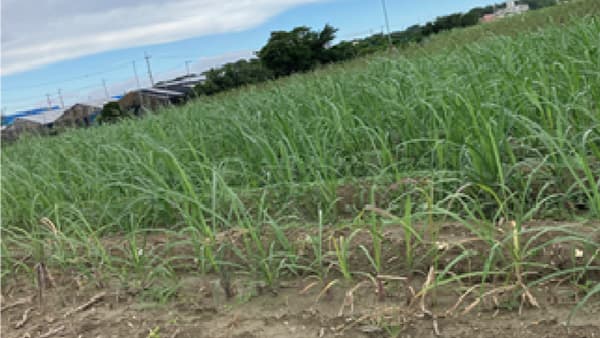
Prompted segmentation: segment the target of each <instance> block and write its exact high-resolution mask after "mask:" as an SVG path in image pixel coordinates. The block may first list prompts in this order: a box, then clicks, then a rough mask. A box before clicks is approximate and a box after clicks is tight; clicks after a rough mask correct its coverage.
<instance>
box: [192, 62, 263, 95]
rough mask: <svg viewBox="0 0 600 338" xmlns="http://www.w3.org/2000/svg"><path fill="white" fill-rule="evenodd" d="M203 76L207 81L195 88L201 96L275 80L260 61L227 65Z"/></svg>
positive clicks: (211, 70) (209, 71)
mask: <svg viewBox="0 0 600 338" xmlns="http://www.w3.org/2000/svg"><path fill="white" fill-rule="evenodd" d="M203 75H204V76H205V77H206V80H205V81H204V82H203V83H201V84H199V85H197V86H196V88H195V90H196V93H197V94H199V95H213V94H216V93H218V92H221V91H224V90H228V89H232V88H237V87H241V86H244V85H248V84H254V83H259V82H264V81H267V80H270V79H272V78H273V73H272V72H271V71H270V70H269V69H267V68H266V67H265V66H264V65H263V64H262V63H261V62H260V60H258V59H252V60H239V61H236V62H231V63H227V64H224V65H223V66H221V67H219V68H213V69H210V70H208V71H206V72H204V73H203Z"/></svg>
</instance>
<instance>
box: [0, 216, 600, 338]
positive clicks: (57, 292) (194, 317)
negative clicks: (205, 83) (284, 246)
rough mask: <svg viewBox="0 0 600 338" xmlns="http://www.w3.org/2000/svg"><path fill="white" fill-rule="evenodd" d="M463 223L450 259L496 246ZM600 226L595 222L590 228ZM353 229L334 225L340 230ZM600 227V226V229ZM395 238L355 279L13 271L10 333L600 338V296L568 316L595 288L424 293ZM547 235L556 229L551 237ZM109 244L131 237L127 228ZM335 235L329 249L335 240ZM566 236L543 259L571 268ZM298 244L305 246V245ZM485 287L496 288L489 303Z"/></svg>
mask: <svg viewBox="0 0 600 338" xmlns="http://www.w3.org/2000/svg"><path fill="white" fill-rule="evenodd" d="M528 226H531V227H534V226H543V224H537V225H535V224H531V225H528ZM459 228H460V227H458V226H453V225H450V224H449V225H444V226H441V227H440V236H439V241H440V242H441V243H450V246H449V247H448V248H444V249H443V250H447V252H448V254H447V255H444V257H443V260H441V261H440V266H439V267H438V269H443V268H444V265H445V264H448V262H450V261H451V260H452V258H453V257H456V256H457V255H459V254H460V253H461V252H462V251H456V252H453V250H454V248H455V247H456V246H457V245H455V244H456V243H461V244H460V246H461V250H463V249H464V247H469V248H470V249H479V250H485V248H486V245H481V244H478V243H479V242H478V241H476V240H469V238H470V237H472V236H471V235H470V234H468V233H459V232H457V230H456V229H459ZM594 228H595V226H592V227H590V226H589V225H586V226H585V227H584V228H582V229H580V230H581V231H588V230H589V229H594ZM586 229H587V230H586ZM295 231H298V230H295ZM348 231H349V230H348V229H336V230H331V231H329V232H328V237H329V238H331V237H332V236H333V237H335V236H339V235H341V234H345V233H347V232H348ZM238 235H239V234H237V235H236V234H232V233H228V234H224V235H223V236H221V237H223V238H228V239H229V240H232V238H233V237H236V236H238ZM296 235H297V237H298V238H299V239H301V238H303V237H304V236H306V233H304V232H302V231H298V233H297V234H296ZM548 236H551V234H548ZM591 236H597V232H595V231H593V232H592V233H591ZM385 238H386V241H385V243H384V244H386V245H384V260H385V262H386V264H385V269H384V270H385V271H386V272H387V271H389V273H390V275H380V276H378V277H377V278H375V279H370V278H367V277H366V274H365V275H364V276H363V275H362V274H355V276H354V278H353V280H352V281H346V280H343V278H342V277H341V276H340V275H339V274H336V273H335V271H333V270H332V273H331V274H330V277H328V278H327V279H326V280H318V279H317V278H316V277H314V276H312V277H311V276H301V277H297V278H292V279H286V280H284V281H281V282H280V283H279V284H278V285H277V286H276V287H275V288H269V287H266V286H265V285H263V284H262V283H261V282H256V279H253V278H250V277H249V276H245V275H240V274H235V273H233V276H232V277H231V280H230V281H227V282H226V283H225V282H224V281H223V280H221V278H220V276H218V275H204V276H203V275H201V274H200V273H198V272H197V271H192V270H188V271H185V270H182V271H178V273H177V280H160V279H154V280H152V281H151V282H148V283H147V284H145V285H139V284H136V283H135V280H134V279H135V278H133V277H132V278H131V280H126V281H123V280H118V279H117V278H116V276H103V277H101V278H97V277H98V276H87V277H86V276H77V275H74V274H73V273H67V272H65V271H56V270H51V273H52V277H51V281H52V283H48V284H53V285H48V286H47V288H45V289H44V290H43V292H42V293H40V291H39V289H38V288H37V287H36V283H35V281H33V280H31V279H27V278H25V276H12V277H10V278H8V279H7V280H5V282H4V285H3V288H2V297H1V299H0V305H1V310H2V312H1V317H2V318H1V332H0V333H1V336H2V337H8V338H13V337H14V338H17V337H18V338H21V337H98V338H99V337H105V338H108V337H149V338H157V337H180V338H182V337H211V338H212V337H214V338H225V337H238V338H241V337H248V338H251V337H252V338H254V337H287V338H296V337H297V338H300V337H406V338H408V337H466V338H472V337H473V338H474V337H548V338H551V337H556V338H559V337H560V338H563V337H582V338H583V337H586V338H592V337H598V338H600V298H599V297H592V298H591V299H590V300H589V301H588V302H587V304H586V305H585V306H584V307H583V308H581V309H580V310H579V311H578V312H577V313H576V314H575V315H574V317H573V318H572V320H571V322H570V324H569V325H567V319H568V317H569V314H570V312H571V310H572V309H573V307H574V306H575V304H577V303H578V302H579V301H580V300H581V296H582V295H583V294H582V292H581V290H578V289H577V287H576V286H574V285H573V283H568V281H567V282H565V281H564V280H563V281H556V280H552V281H549V282H548V283H543V284H541V285H538V286H536V287H535V288H531V289H529V290H528V291H529V292H530V297H531V298H533V300H534V301H533V302H532V301H531V298H528V297H526V296H522V295H523V294H524V293H517V291H519V286H518V285H510V284H506V283H503V282H501V281H500V282H498V284H495V283H487V284H485V285H483V286H479V284H478V281H477V280H473V281H471V282H469V281H468V280H463V281H462V282H460V283H452V284H448V285H444V286H440V287H437V288H435V289H434V291H428V292H422V293H420V292H419V291H422V290H424V289H425V288H426V286H427V285H428V283H429V282H428V278H427V275H428V273H427V266H426V264H424V263H423V264H424V265H423V266H419V264H416V267H415V269H416V272H415V273H412V274H410V275H409V274H408V273H407V272H406V270H405V269H402V268H398V267H397V266H398V265H399V264H398V262H397V260H395V259H397V257H396V256H397V255H398V253H399V252H403V250H404V249H403V247H402V246H403V243H402V242H401V238H402V232H401V231H399V228H394V227H389V228H388V229H387V230H386V234H385ZM537 240H541V241H544V240H548V239H547V238H544V236H541V237H540V238H538V239H537ZM165 241H167V239H165V238H163V237H161V236H156V237H155V238H148V239H147V241H146V243H147V245H148V246H150V247H152V246H160V245H161V243H164V242H165ZM369 241H370V239H369V237H368V236H366V235H365V236H363V235H362V234H361V235H360V236H358V237H356V240H355V244H356V245H355V246H358V245H359V244H363V245H365V246H366V247H369ZM107 242H109V243H114V244H115V245H122V243H121V242H120V241H119V239H118V238H111V239H110V240H107ZM300 242H301V241H300V240H299V243H300ZM323 244H324V246H325V247H326V244H327V243H326V242H324V243H323ZM562 245H563V246H551V247H549V249H548V250H549V252H546V253H545V254H544V255H541V256H540V257H539V258H540V261H541V262H545V263H546V264H553V265H556V266H559V265H560V266H562V267H568V265H566V264H568V262H569V261H570V260H571V259H572V257H571V256H569V254H568V253H570V252H572V249H573V248H570V247H569V246H568V245H569V243H563V244H562ZM296 248H297V249H298V250H302V248H301V244H298V245H296ZM156 252H160V250H156ZM358 252H360V251H356V252H354V254H353V257H352V259H351V264H352V270H353V271H365V272H369V269H370V267H369V264H368V262H366V261H365V259H364V258H362V255H359V254H358ZM416 252H417V254H419V255H425V254H426V252H425V251H423V252H419V250H417V251H416ZM585 255H588V253H587V252H586V253H585ZM586 257H588V256H586ZM465 264H466V265H464V266H461V265H456V266H455V267H454V268H453V269H452V271H454V273H465V272H467V271H468V269H477V268H480V267H479V265H480V264H482V261H481V259H479V260H478V259H477V257H474V258H473V259H472V260H468V263H465ZM394 267H395V268H394ZM438 271H439V270H438ZM539 273H543V271H542V270H540V272H539ZM584 277H585V278H586V279H587V281H588V284H589V283H591V284H594V283H598V280H599V278H598V276H597V275H593V274H589V275H587V276H584ZM225 285H227V286H226V287H225ZM475 286H476V287H475ZM226 291H227V292H226ZM520 291H523V290H520ZM226 293H229V294H226ZM480 294H486V295H487V296H486V297H483V298H481V300H480V301H478V299H480V298H479V297H478V295H480ZM516 295H518V296H516ZM40 296H41V297H40ZM535 305H537V306H535Z"/></svg>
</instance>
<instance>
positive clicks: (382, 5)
mask: <svg viewBox="0 0 600 338" xmlns="http://www.w3.org/2000/svg"><path fill="white" fill-rule="evenodd" d="M381 7H382V8H383V16H384V17H385V27H386V28H387V37H388V45H389V48H390V50H392V48H393V44H392V35H391V33H390V20H389V19H388V13H387V7H386V6H385V0H381Z"/></svg>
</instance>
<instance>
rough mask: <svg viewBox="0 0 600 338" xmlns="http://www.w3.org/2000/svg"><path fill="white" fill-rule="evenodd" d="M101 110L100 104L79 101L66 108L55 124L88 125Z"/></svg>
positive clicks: (63, 125)
mask: <svg viewBox="0 0 600 338" xmlns="http://www.w3.org/2000/svg"><path fill="white" fill-rule="evenodd" d="M101 111H102V108H101V107H99V106H95V105H89V104H83V103H77V104H75V105H74V106H72V107H71V108H69V109H67V110H65V111H64V112H63V114H62V115H61V116H60V117H59V118H58V119H57V120H56V122H55V124H56V125H57V126H61V127H88V126H90V125H91V124H92V123H93V122H94V120H95V119H96V116H98V114H100V112H101Z"/></svg>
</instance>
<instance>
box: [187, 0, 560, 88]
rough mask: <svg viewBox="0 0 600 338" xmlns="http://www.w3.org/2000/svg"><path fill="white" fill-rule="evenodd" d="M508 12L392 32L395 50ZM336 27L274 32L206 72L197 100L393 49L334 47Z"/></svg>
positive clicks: (355, 44) (453, 17)
mask: <svg viewBox="0 0 600 338" xmlns="http://www.w3.org/2000/svg"><path fill="white" fill-rule="evenodd" d="M556 2H557V1H556V0H522V1H519V3H521V4H527V5H529V7H530V8H531V9H539V8H542V7H547V6H551V5H554V4H556ZM503 7H505V4H498V5H496V6H485V7H476V8H473V9H471V10H469V11H468V12H466V13H453V14H450V15H445V16H440V17H438V18H436V19H435V20H434V21H431V22H427V23H426V24H424V25H414V26H410V27H408V28H407V29H405V30H403V31H395V32H392V33H391V34H390V35H391V41H392V44H393V45H394V46H395V47H399V48H404V47H407V46H409V45H410V44H411V43H421V42H423V41H424V40H425V39H426V38H427V37H429V36H430V35H433V34H437V33H439V32H442V31H447V30H451V29H454V28H463V27H469V26H473V25H476V24H478V23H479V21H480V19H481V17H483V16H484V15H486V14H491V13H494V10H496V9H500V8H503ZM336 32H337V29H336V28H333V27H332V26H330V25H325V27H324V28H323V29H321V30H320V31H314V30H311V29H310V28H308V27H306V26H301V27H296V28H294V29H292V30H291V31H275V32H272V33H271V36H270V38H269V40H268V41H267V43H266V45H265V46H263V47H262V48H261V49H260V51H258V52H257V53H256V56H257V57H256V58H253V59H250V60H240V61H237V62H232V63H226V64H224V65H223V66H221V67H218V68H213V69H210V70H208V71H206V72H204V73H203V75H205V76H206V80H205V81H204V82H203V83H201V84H199V85H197V86H196V87H195V93H196V94H197V95H213V94H216V93H219V92H222V91H225V90H229V89H232V88H237V87H241V86H244V85H249V84H256V83H259V82H264V81H268V80H272V79H275V78H278V77H281V76H288V75H290V74H293V73H297V72H305V71H309V70H312V69H314V68H315V67H317V66H318V65H324V64H329V63H334V62H340V61H345V60H349V59H352V58H356V57H360V56H364V55H367V54H371V53H374V52H377V51H381V50H385V49H386V48H388V44H389V42H388V39H387V36H386V35H385V34H383V33H379V34H374V35H371V36H369V37H366V38H364V39H357V40H353V41H342V42H340V43H338V44H336V45H334V46H331V44H332V42H333V40H334V39H335V33H336Z"/></svg>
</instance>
